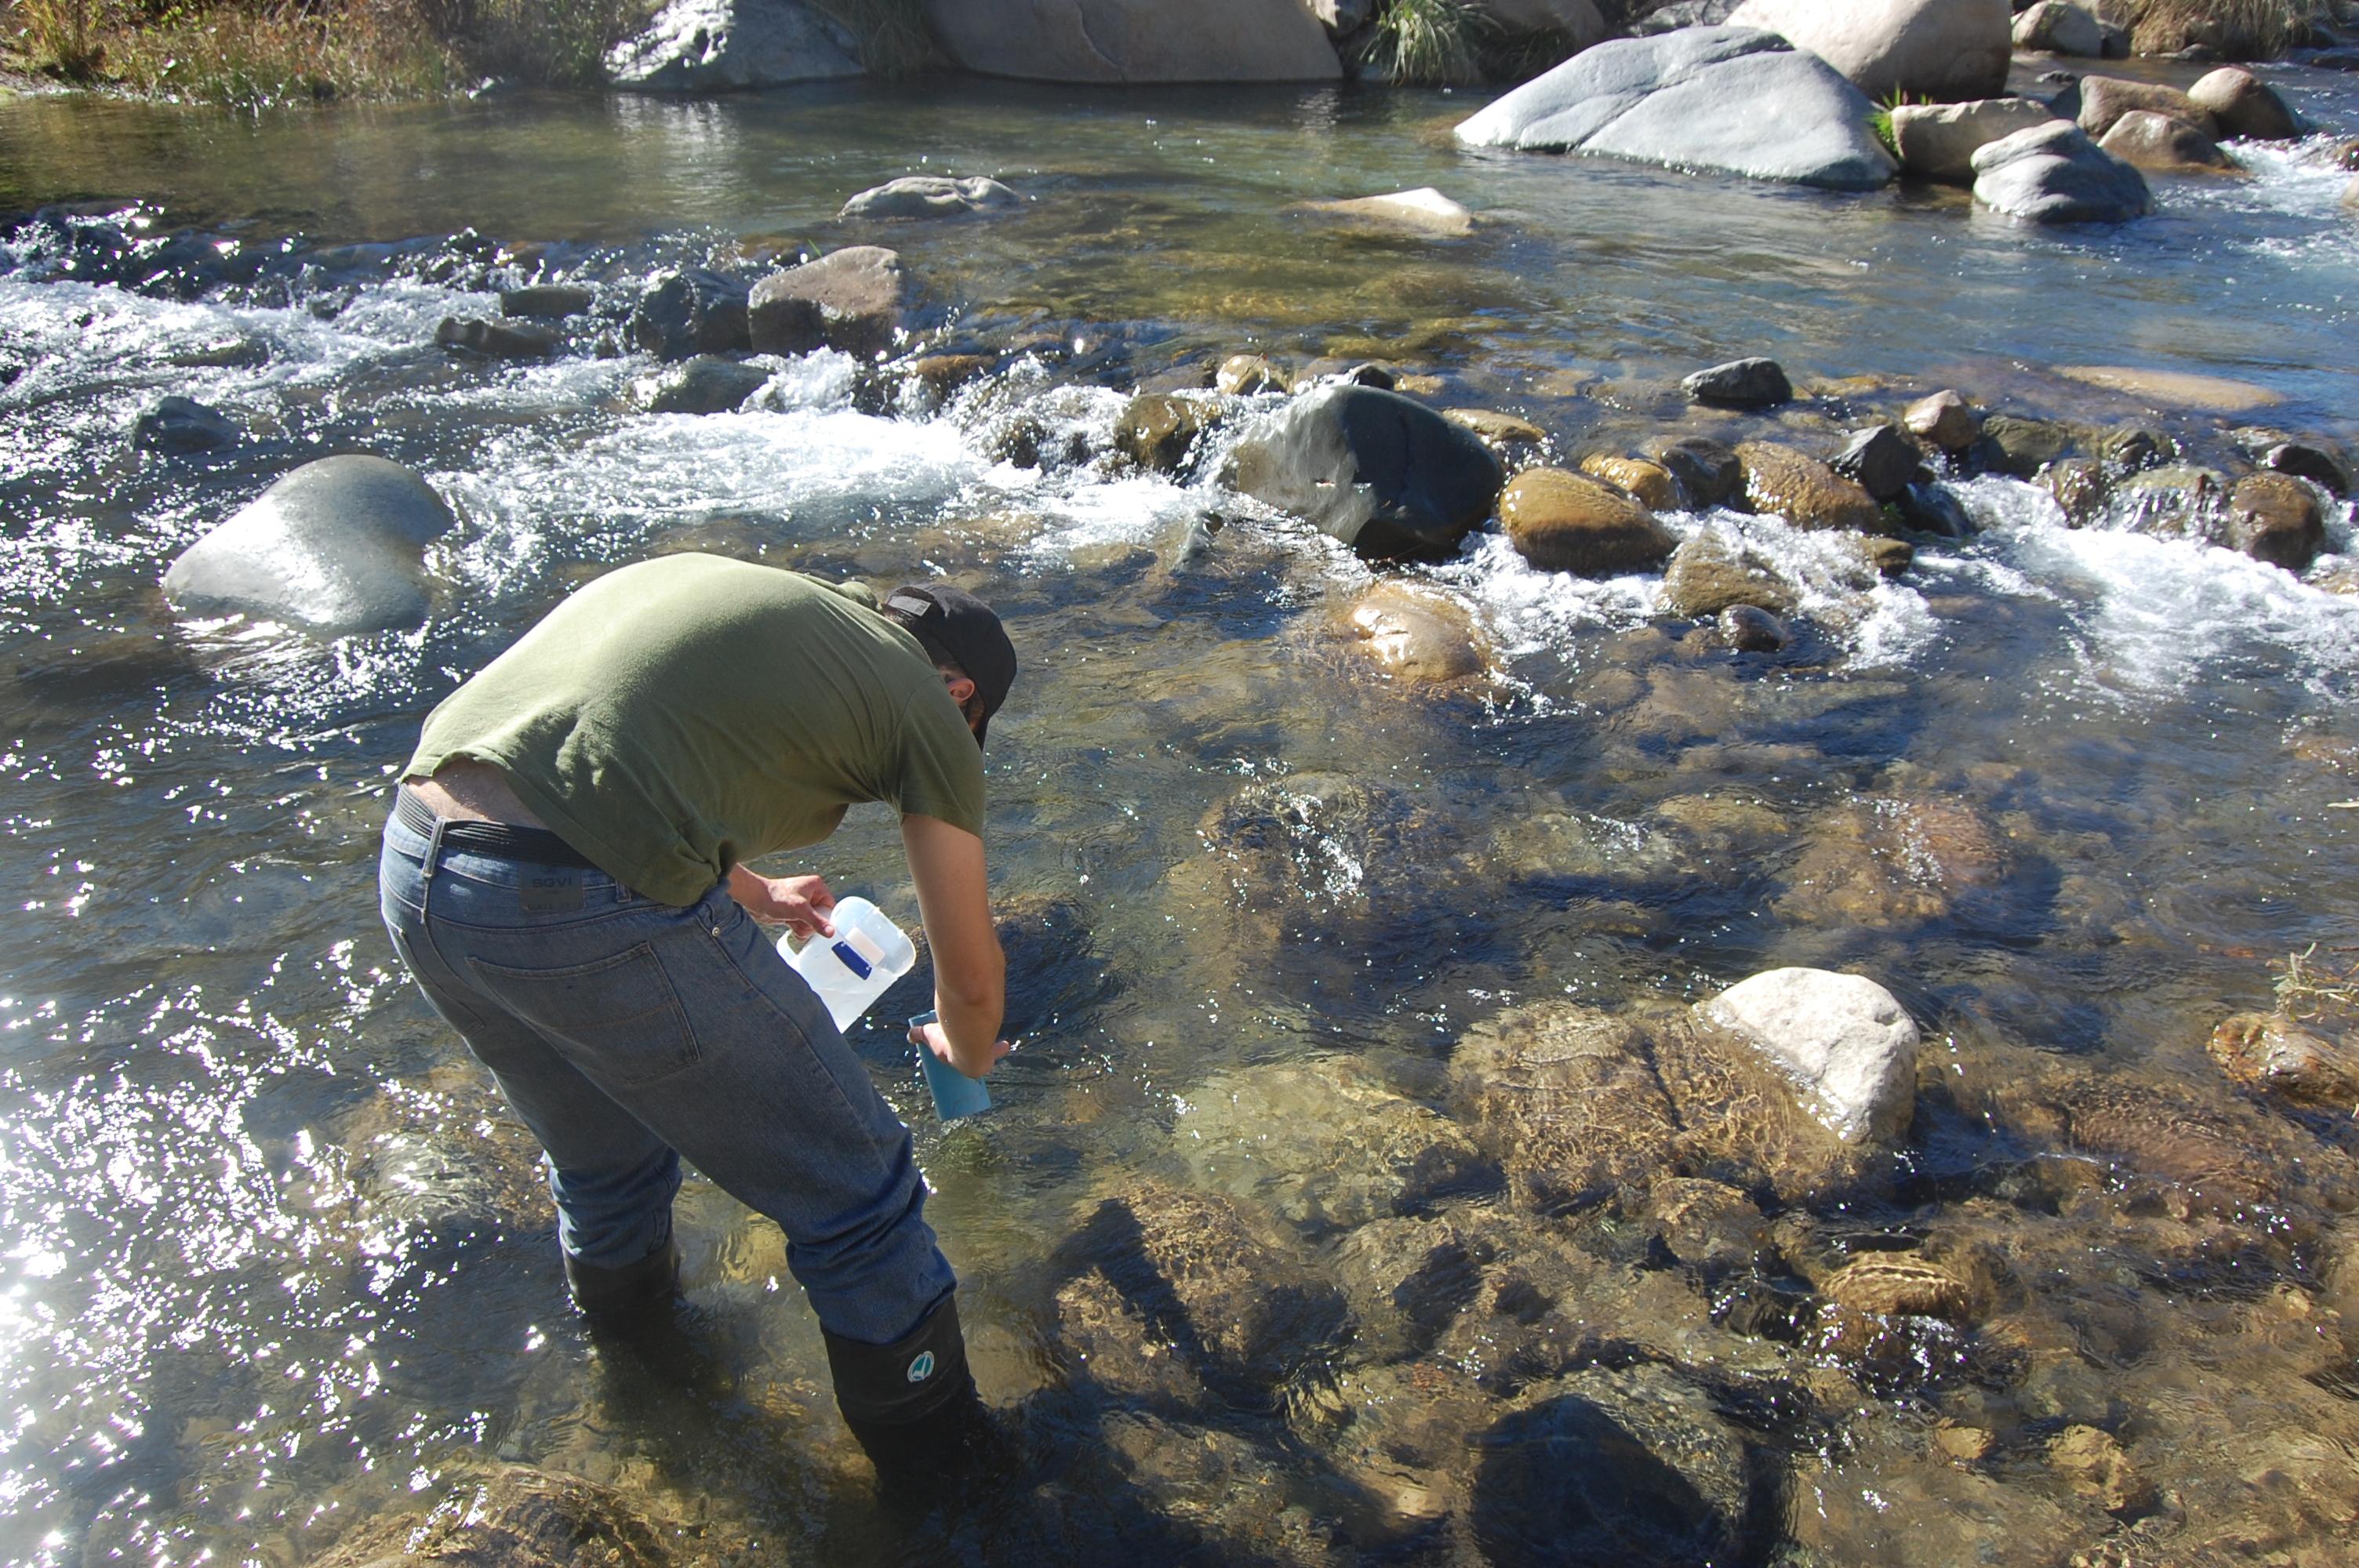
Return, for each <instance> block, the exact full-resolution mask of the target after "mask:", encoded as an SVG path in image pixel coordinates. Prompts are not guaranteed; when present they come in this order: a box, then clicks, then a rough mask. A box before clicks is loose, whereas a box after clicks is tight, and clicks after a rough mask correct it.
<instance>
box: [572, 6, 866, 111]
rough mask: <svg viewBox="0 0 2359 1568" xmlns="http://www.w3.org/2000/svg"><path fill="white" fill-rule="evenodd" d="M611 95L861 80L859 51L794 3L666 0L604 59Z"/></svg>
mask: <svg viewBox="0 0 2359 1568" xmlns="http://www.w3.org/2000/svg"><path fill="white" fill-rule="evenodd" d="M606 74H607V77H608V79H609V80H611V81H613V82H614V85H616V86H617V87H624V88H629V89H633V90H636V91H637V92H730V91H734V90H743V89H746V88H757V87H777V86H781V85H784V84H785V83H788V82H790V81H814V80H823V79H826V78H830V77H845V76H858V75H860V74H861V64H860V46H859V43H858V41H857V40H856V39H855V38H853V35H852V33H851V31H850V30H849V29H848V28H846V27H844V26H843V23H841V22H839V21H837V20H836V19H835V18H834V17H833V16H830V15H828V14H827V12H825V11H824V10H822V9H821V8H820V7H818V6H816V5H802V4H799V0H671V3H670V4H669V5H665V6H664V7H663V8H662V9H661V10H659V11H658V12H657V13H656V15H655V16H654V17H653V19H652V20H650V21H649V22H648V23H647V26H646V27H644V28H642V29H641V30H640V31H639V32H638V33H637V34H636V35H635V36H633V37H632V38H627V39H625V41H624V42H622V43H620V44H617V45H616V46H615V47H614V49H613V51H612V52H610V53H609V54H608V55H607V57H606Z"/></svg>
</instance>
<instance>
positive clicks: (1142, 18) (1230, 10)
mask: <svg viewBox="0 0 2359 1568" xmlns="http://www.w3.org/2000/svg"><path fill="white" fill-rule="evenodd" d="M924 4H925V13H926V24H927V27H929V29H930V30H931V31H932V33H933V36H934V38H935V39H936V40H937V41H938V42H939V43H940V45H941V48H942V50H943V52H944V53H945V54H947V55H949V56H950V58H951V62H952V63H953V64H955V65H959V66H962V67H963V68H965V69H966V70H973V71H978V72H980V73H982V74H983V75H984V76H1013V77H1018V78H1021V79H1024V80H1026V81H1108V82H1112V81H1333V80H1335V79H1336V78H1338V77H1341V76H1342V75H1343V60H1342V59H1341V58H1340V57H1339V56H1338V55H1337V54H1336V53H1335V46H1334V45H1333V44H1332V43H1330V42H1328V41H1327V29H1326V28H1325V27H1321V25H1320V23H1319V18H1318V17H1316V16H1313V15H1312V14H1311V11H1310V6H1308V5H1304V4H1303V3H1302V0H1195V3H1194V4H1191V5H1166V4H1160V3H1158V0H924Z"/></svg>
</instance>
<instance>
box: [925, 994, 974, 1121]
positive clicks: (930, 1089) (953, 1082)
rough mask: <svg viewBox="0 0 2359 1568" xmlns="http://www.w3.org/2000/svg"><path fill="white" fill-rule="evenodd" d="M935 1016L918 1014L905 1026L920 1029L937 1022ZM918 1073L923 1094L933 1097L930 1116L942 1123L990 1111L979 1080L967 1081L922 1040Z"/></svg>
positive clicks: (969, 1079) (964, 1076)
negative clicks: (923, 1085)
mask: <svg viewBox="0 0 2359 1568" xmlns="http://www.w3.org/2000/svg"><path fill="white" fill-rule="evenodd" d="M937 1017H938V1015H937V1014H934V1013H930V1012H921V1013H919V1014H918V1016H917V1017H915V1018H913V1019H911V1020H909V1027H910V1028H912V1029H922V1028H924V1027H925V1026H926V1025H927V1024H929V1023H932V1022H936V1021H937ZM917 1051H918V1070H919V1071H920V1072H922V1073H924V1074H925V1075H926V1092H927V1093H929V1094H930V1095H932V1096H933V1097H934V1114H935V1115H936V1116H939V1117H940V1118H941V1119H943V1120H944V1121H956V1120H957V1119H959V1118H960V1117H962V1116H974V1115H976V1114H978V1113H980V1112H983V1111H986V1110H989V1109H990V1108H991V1090H990V1089H989V1088H988V1087H985V1085H984V1081H983V1080H982V1079H981V1078H970V1077H968V1076H966V1075H965V1074H964V1073H962V1072H960V1071H959V1070H958V1069H957V1068H956V1067H953V1066H951V1065H950V1064H949V1063H948V1062H945V1061H943V1060H942V1059H941V1058H940V1056H937V1055H935V1054H933V1052H932V1051H931V1050H929V1048H928V1047H927V1046H926V1044H925V1043H924V1042H923V1041H920V1042H919V1043H918V1046H917Z"/></svg>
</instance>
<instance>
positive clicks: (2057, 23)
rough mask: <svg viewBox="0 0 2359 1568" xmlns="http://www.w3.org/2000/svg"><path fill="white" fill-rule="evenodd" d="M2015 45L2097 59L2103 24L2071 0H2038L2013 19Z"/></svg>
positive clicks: (2100, 53) (2101, 53)
mask: <svg viewBox="0 0 2359 1568" xmlns="http://www.w3.org/2000/svg"><path fill="white" fill-rule="evenodd" d="M2015 47H2016V48H2017V49H2037V50H2039V51H2041V52H2043V53H2046V54H2069V55H2081V56H2084V57H2087V58H2090V59H2100V58H2103V56H2104V52H2105V28H2104V24H2103V23H2101V22H2099V21H2098V20H2097V18H2096V17H2094V16H2091V15H2090V14H2089V13H2088V12H2086V11H2084V10H2082V8H2081V7H2080V6H2078V5H2073V4H2072V3H2071V0H2038V3H2037V4H2036V5H2033V6H2031V8H2030V9H2028V10H2027V11H2025V12H2023V13H2022V14H2021V15H2019V16H2017V17H2016V19H2015Z"/></svg>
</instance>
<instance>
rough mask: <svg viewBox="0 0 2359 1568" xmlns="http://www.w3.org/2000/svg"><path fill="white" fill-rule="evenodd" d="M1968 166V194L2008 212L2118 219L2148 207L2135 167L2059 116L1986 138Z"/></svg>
mask: <svg viewBox="0 0 2359 1568" xmlns="http://www.w3.org/2000/svg"><path fill="white" fill-rule="evenodd" d="M2116 118H2118V116H2116ZM2107 128H2108V129H2111V123H2110V122H2108V125H2107ZM1973 166H1974V200H1977V201H1979V202H1981V203H1982V204H1983V205H1984V206H1985V207H1989V208H1991V209H1993V210H1994V211H2000V212H2004V213H2006V215H2007V216H2008V217H2010V218H2024V219H2028V220H2030V221H2031V222H2036V223H2120V222H2127V221H2128V220H2130V219H2132V218H2140V217H2144V216H2145V215H2146V214H2147V213H2148V212H2150V211H2153V210H2154V197H2153V195H2152V194H2151V193H2150V192H2149V191H2148V190H2147V184H2146V180H2145V179H2144V178H2142V177H2141V176H2140V175H2139V174H2138V171H2137V170H2136V169H2135V168H2131V167H2130V166H2129V165H2128V164H2126V163H2124V162H2123V161H2122V160H2121V159H2119V158H2117V157H2114V156H2113V155H2112V154H2111V153H2108V152H2106V151H2105V150H2104V148H2102V147H2100V146H2097V144H2096V143H2094V142H2093V141H2091V140H2090V139H2089V138H2088V136H2086V135H2083V134H2082V132H2081V131H2080V130H2079V129H2078V128H2076V127H2075V126H2072V125H2070V124H2065V123H2064V122H2062V121H2059V122H2057V123H2056V124H2054V125H2041V126H2037V127H2035V128H2033V129H2031V130H2028V131H2017V133H2016V134H2015V135H2011V136H2006V137H2003V138H2001V139H2000V140H1998V141H1995V142H1992V143H1990V144H1989V145H1988V146H1984V148H1983V149H1982V150H1981V151H1979V152H1977V153H1975V154H1974V157H1973Z"/></svg>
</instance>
